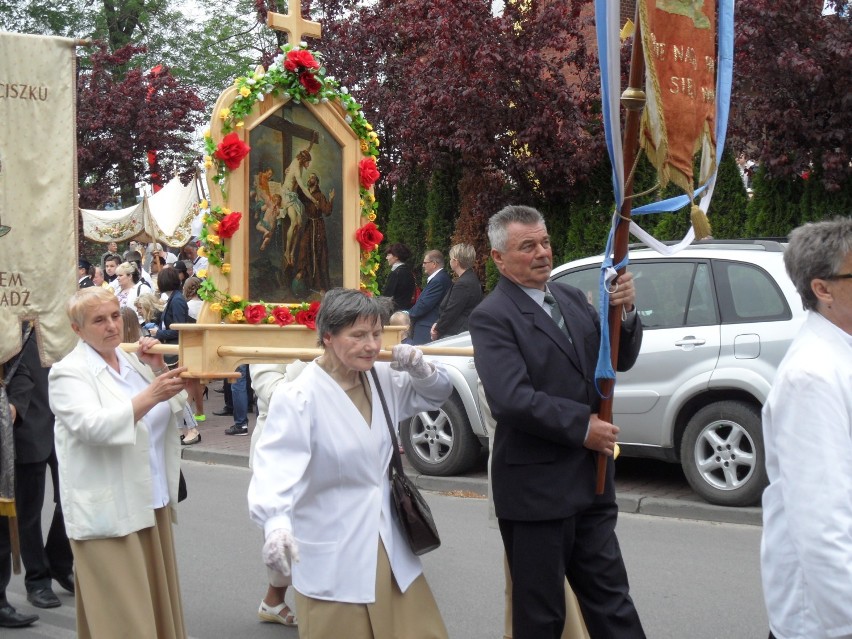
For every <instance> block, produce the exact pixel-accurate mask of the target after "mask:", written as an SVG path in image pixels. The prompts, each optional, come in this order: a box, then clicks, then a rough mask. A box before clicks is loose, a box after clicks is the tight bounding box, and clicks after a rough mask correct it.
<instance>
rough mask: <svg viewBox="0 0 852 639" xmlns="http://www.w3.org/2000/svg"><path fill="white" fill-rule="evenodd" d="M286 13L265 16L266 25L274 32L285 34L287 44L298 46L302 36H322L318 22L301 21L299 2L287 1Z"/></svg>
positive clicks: (296, 0) (298, 0) (300, 3)
mask: <svg viewBox="0 0 852 639" xmlns="http://www.w3.org/2000/svg"><path fill="white" fill-rule="evenodd" d="M287 4H288V6H287V13H286V14H285V13H273V12H272V11H270V12H269V13H268V14H267V15H266V24H267V25H268V26H269V27H271V28H272V29H275V30H276V31H283V32H284V33H286V34H287V42H289V43H290V44H292V45H293V46H299V43H300V42H301V41H302V37H303V36H308V37H310V38H319V37H320V36H321V35H322V25H320V23H319V22H311V21H310V20H303V19H302V2H301V0H288V3H287Z"/></svg>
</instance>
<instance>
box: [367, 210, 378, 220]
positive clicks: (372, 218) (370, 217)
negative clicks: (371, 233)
mask: <svg viewBox="0 0 852 639" xmlns="http://www.w3.org/2000/svg"><path fill="white" fill-rule="evenodd" d="M367 219H368V220H370V221H371V222H375V221H376V214H375V213H373V212H372V211H370V214H369V215H368V216H367Z"/></svg>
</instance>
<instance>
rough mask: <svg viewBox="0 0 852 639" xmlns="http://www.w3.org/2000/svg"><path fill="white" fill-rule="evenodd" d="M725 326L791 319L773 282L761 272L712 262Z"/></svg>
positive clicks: (745, 266)
mask: <svg viewBox="0 0 852 639" xmlns="http://www.w3.org/2000/svg"><path fill="white" fill-rule="evenodd" d="M713 275H714V277H715V279H716V284H717V292H718V294H719V307H720V310H721V312H722V322H723V323H724V324H736V323H739V322H756V321H760V322H772V321H781V320H789V319H791V318H792V317H793V314H792V312H791V311H790V307H789V306H788V305H787V302H786V300H785V299H784V295H783V294H782V293H781V290H780V289H779V288H778V284H776V282H775V280H773V279H772V277H771V276H770V275H769V274H768V273H767V272H766V271H764V270H763V269H762V268H760V267H758V266H755V265H753V264H746V263H743V262H726V261H722V260H718V261H714V262H713Z"/></svg>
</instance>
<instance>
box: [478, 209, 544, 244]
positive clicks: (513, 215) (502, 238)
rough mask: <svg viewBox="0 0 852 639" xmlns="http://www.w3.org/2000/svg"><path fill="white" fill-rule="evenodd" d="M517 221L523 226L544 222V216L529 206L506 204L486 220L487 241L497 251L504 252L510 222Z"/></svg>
mask: <svg viewBox="0 0 852 639" xmlns="http://www.w3.org/2000/svg"><path fill="white" fill-rule="evenodd" d="M515 222H517V223H518V224H523V225H525V226H533V225H535V224H544V217H543V216H542V214H541V213H539V212H538V211H537V210H536V209H534V208H533V207H531V206H507V207H504V208H502V209H500V210H499V211H497V212H496V213H495V214H494V215H492V216H491V218H490V219H489V220H488V242H489V243H490V244H491V248H493V249H494V250H496V251H497V252H498V253H505V252H506V243H507V242H508V241H509V232H508V231H507V229H508V227H509V225H510V224H512V223H515Z"/></svg>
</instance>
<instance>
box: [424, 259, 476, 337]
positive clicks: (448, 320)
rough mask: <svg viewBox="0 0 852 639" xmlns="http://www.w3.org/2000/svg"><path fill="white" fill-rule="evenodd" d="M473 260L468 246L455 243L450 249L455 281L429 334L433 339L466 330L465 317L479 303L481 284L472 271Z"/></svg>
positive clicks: (445, 296)
mask: <svg viewBox="0 0 852 639" xmlns="http://www.w3.org/2000/svg"><path fill="white" fill-rule="evenodd" d="M475 261H476V250H475V249H474V248H473V247H472V246H471V245H470V244H456V245H454V246H453V247H452V248H451V249H450V268H451V269H453V273H455V275H456V281H455V282H453V285H452V287H451V288H450V291H449V292H448V293H447V294H446V295H444V299H443V300H441V305H440V307H439V308H438V321H437V322H435V323H434V324H433V325H432V330H431V333H430V336H431V337H432V339H433V340H435V339H440V338H442V337H447V336H448V335H458V334H459V333H463V332H464V331H466V330H467V318H468V317H470V313H471V311H473V309H474V308H476V305H477V304H479V303H480V302H481V301H482V284H480V283H479V279H478V278H477V277H476V273H474V272H473V265H474V262H475Z"/></svg>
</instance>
